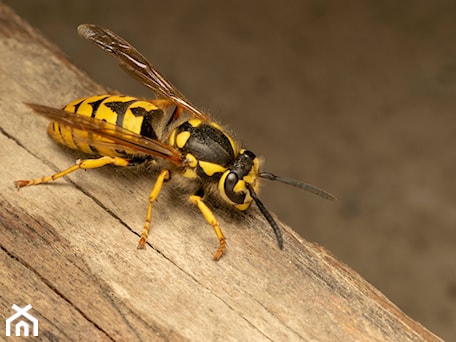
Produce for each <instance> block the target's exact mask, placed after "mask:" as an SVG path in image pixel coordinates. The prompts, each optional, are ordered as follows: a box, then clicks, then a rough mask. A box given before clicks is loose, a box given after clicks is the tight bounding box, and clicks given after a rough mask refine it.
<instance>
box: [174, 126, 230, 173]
mask: <svg viewBox="0 0 456 342" xmlns="http://www.w3.org/2000/svg"><path fill="white" fill-rule="evenodd" d="M183 131H188V132H190V138H189V139H188V140H187V142H186V144H185V146H184V147H183V150H184V152H189V153H191V154H193V155H194V156H195V158H196V159H198V160H203V161H208V162H212V163H216V164H218V165H223V166H229V165H230V164H232V163H233V161H234V150H233V146H232V145H231V142H230V140H229V139H228V137H227V136H226V134H225V133H224V132H222V131H221V130H220V129H217V128H216V127H213V126H211V125H209V124H207V123H201V124H200V125H198V126H197V127H193V126H192V125H191V124H190V123H188V122H184V123H183V124H182V125H180V126H179V128H178V132H177V133H179V132H183Z"/></svg>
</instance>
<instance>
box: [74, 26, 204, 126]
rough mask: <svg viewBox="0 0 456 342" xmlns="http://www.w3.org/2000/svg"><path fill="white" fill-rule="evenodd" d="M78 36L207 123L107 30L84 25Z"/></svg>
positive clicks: (201, 113) (129, 46) (160, 76)
mask: <svg viewBox="0 0 456 342" xmlns="http://www.w3.org/2000/svg"><path fill="white" fill-rule="evenodd" d="M78 33H79V35H80V36H81V37H82V38H84V39H87V40H89V41H91V42H92V43H94V44H95V45H97V46H98V47H100V48H101V49H102V50H104V51H105V52H107V53H109V54H110V55H112V56H114V57H115V58H116V59H117V61H118V62H119V65H120V66H121V67H122V68H123V69H124V70H125V71H126V72H127V73H128V74H130V75H131V76H133V77H134V78H136V79H137V80H139V81H140V82H141V83H142V84H144V85H145V86H146V87H148V88H150V89H152V90H153V91H154V92H156V93H157V94H159V95H161V96H163V97H165V98H168V99H170V100H171V101H172V102H174V103H175V104H176V105H177V106H179V107H182V108H184V109H186V110H188V111H190V112H191V113H192V114H193V115H194V116H195V117H197V118H199V119H202V120H207V119H208V117H207V116H206V115H205V114H204V113H203V112H201V111H200V110H199V109H197V108H196V107H195V106H193V105H192V104H191V103H190V102H189V101H188V100H187V99H186V98H185V97H184V95H182V93H181V92H180V91H179V90H178V89H177V88H176V87H175V86H173V85H172V84H171V83H170V82H169V81H167V80H166V79H165V78H164V77H163V76H162V75H160V73H159V72H158V71H157V70H155V68H154V67H153V66H152V65H151V64H150V63H149V61H148V60H147V59H146V58H145V57H144V56H143V55H142V54H141V53H140V52H139V51H138V50H136V49H135V48H134V47H133V46H132V45H131V44H130V43H128V42H127V41H126V40H124V39H123V38H121V37H119V36H118V35H117V34H115V33H114V32H112V31H111V30H108V29H107V28H103V27H99V26H96V25H90V24H83V25H79V26H78Z"/></svg>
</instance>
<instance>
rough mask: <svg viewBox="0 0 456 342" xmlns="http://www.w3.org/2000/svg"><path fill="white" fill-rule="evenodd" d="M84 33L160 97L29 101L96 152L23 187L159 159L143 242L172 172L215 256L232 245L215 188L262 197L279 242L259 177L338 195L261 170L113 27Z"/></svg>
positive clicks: (65, 134)
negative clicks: (51, 103)
mask: <svg viewBox="0 0 456 342" xmlns="http://www.w3.org/2000/svg"><path fill="white" fill-rule="evenodd" d="M78 33H79V35H80V36H81V37H82V38H84V39H86V40H88V41H90V42H92V43H93V44H95V45H96V46H98V47H99V48H101V49H102V50H103V51H105V52H107V53H108V54H109V55H111V56H113V57H114V58H115V59H117V62H118V63H119V65H120V66H121V67H122V68H123V69H124V70H125V71H126V72H127V73H128V74H129V75H131V76H132V77H133V78H135V79H137V80H138V81H139V82H141V83H142V84H143V85H145V86H146V87H148V88H150V89H151V90H153V91H154V92H155V94H156V97H157V98H156V99H151V100H143V99H139V98H135V97H131V96H123V95H112V94H106V95H99V96H91V97H87V98H83V99H78V100H75V101H73V102H71V103H69V104H68V105H66V106H65V107H63V108H62V109H57V108H52V107H48V106H44V105H39V104H32V103H26V105H28V106H29V107H30V108H31V109H32V110H33V111H35V112H36V113H38V114H40V115H43V116H44V117H46V118H48V119H50V120H51V122H50V124H49V127H48V134H49V135H50V137H51V138H52V139H53V140H54V141H56V142H57V143H60V144H62V145H65V146H67V147H70V148H72V149H75V150H78V151H81V152H84V153H86V154H90V155H94V156H97V158H92V159H84V160H79V161H78V162H77V163H76V165H74V166H71V167H69V168H67V169H66V170H63V171H61V172H58V173H56V174H54V175H51V176H46V177H42V178H37V179H31V180H18V181H16V182H15V185H16V187H17V188H18V189H19V188H22V187H25V186H31V185H37V184H44V183H48V182H51V181H55V180H57V179H58V178H61V177H63V176H66V175H68V174H69V173H71V172H74V171H76V170H79V169H84V170H85V169H94V168H99V167H102V166H105V165H115V166H122V167H127V166H132V165H138V164H141V163H146V162H150V163H154V164H156V165H158V172H157V173H158V176H157V179H156V182H155V184H154V186H153V188H152V191H151V192H150V195H149V202H148V208H147V213H146V219H145V222H144V227H143V230H142V233H141V236H140V239H139V243H138V248H139V249H143V248H145V246H146V241H147V237H148V235H149V229H150V224H151V217H152V206H153V204H154V202H155V201H156V200H157V197H158V196H159V194H160V191H161V189H162V187H163V184H164V183H165V182H166V181H168V180H170V178H171V176H173V177H181V178H182V179H185V182H186V183H187V184H188V195H189V200H190V202H191V203H193V204H194V205H195V206H197V207H198V209H199V210H200V212H201V214H202V215H203V216H204V218H205V219H206V221H207V222H208V223H209V224H210V225H211V226H212V228H213V229H214V231H215V234H216V235H217V238H218V241H219V245H218V248H217V250H216V251H215V253H214V254H213V258H214V259H215V260H218V259H220V258H221V256H222V255H223V253H224V252H225V248H226V241H225V236H224V235H223V233H222V230H221V229H220V227H219V224H218V222H217V219H216V218H215V216H214V215H213V213H212V211H211V209H210V208H209V206H208V205H207V204H206V202H207V201H208V200H207V199H208V197H209V196H208V195H209V194H214V195H213V197H214V196H215V198H217V199H220V200H221V201H222V202H225V203H227V204H228V205H229V206H232V207H234V208H236V209H238V210H241V211H244V210H247V209H248V208H249V207H250V205H251V204H252V202H255V203H256V205H257V206H258V208H259V210H260V212H261V213H262V214H263V215H264V217H265V218H266V220H267V221H268V223H269V225H270V226H271V227H272V229H273V231H274V233H275V236H276V239H277V243H278V246H279V248H280V249H282V248H283V238H282V233H281V231H280V229H279V226H278V224H277V223H276V221H275V220H274V218H273V217H272V215H271V214H270V212H269V211H268V210H267V209H266V207H265V206H264V204H263V202H262V201H260V199H259V198H258V195H257V193H258V186H259V178H266V179H269V180H273V181H278V182H281V183H285V184H288V185H291V186H294V187H297V188H301V189H303V190H306V191H310V192H312V193H314V194H316V195H319V196H321V197H323V198H326V199H334V196H333V195H331V194H330V193H328V192H326V191H324V190H322V189H320V188H318V187H316V186H313V185H310V184H306V183H302V182H299V181H297V180H294V179H289V178H284V177H279V176H277V175H274V174H272V173H270V172H264V171H261V165H260V160H259V158H258V157H257V156H256V155H255V154H254V153H253V152H251V151H249V150H247V149H244V148H242V147H241V146H240V144H239V143H237V142H236V141H235V140H234V139H233V138H232V136H231V135H230V134H229V133H227V131H226V130H225V129H224V128H222V127H221V126H220V125H219V124H217V123H216V122H215V121H213V120H212V119H211V118H210V117H209V116H208V115H206V114H205V113H203V112H202V111H200V110H199V109H197V108H196V107H195V106H193V105H192V104H191V103H190V102H189V101H188V100H187V99H186V98H185V97H184V95H182V93H181V92H180V91H179V90H177V88H176V87H175V86H173V85H172V84H171V83H170V82H169V81H167V80H166V79H165V78H164V77H163V76H162V75H161V74H160V73H159V72H158V71H157V70H156V69H155V68H154V67H153V66H152V65H151V63H149V61H148V60H147V59H146V58H145V57H144V56H143V55H142V54H141V53H140V52H139V51H138V50H137V49H135V48H134V47H133V46H132V45H131V44H130V43H128V42H127V41H126V40H124V39H123V38H121V37H119V36H118V35H117V34H115V33H114V32H112V31H110V30H109V29H106V28H103V27H99V26H96V25H89V24H84V25H80V26H79V27H78Z"/></svg>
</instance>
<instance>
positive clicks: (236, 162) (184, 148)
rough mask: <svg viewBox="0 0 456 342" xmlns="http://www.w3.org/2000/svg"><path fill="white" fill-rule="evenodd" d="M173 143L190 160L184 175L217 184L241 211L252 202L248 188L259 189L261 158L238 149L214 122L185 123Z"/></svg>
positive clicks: (222, 192) (172, 135) (221, 193)
mask: <svg viewBox="0 0 456 342" xmlns="http://www.w3.org/2000/svg"><path fill="white" fill-rule="evenodd" d="M170 144H171V145H172V146H174V147H176V148H178V149H179V150H180V151H181V152H182V154H183V157H184V158H185V159H186V160H187V167H186V168H185V171H184V176H185V177H187V178H200V179H205V180H208V181H212V182H218V189H219V193H220V195H221V197H222V198H223V199H224V200H225V201H226V202H228V203H229V204H230V205H232V206H234V207H236V208H237V209H239V210H246V209H247V208H248V207H249V206H250V204H251V203H252V201H253V198H252V197H251V195H250V191H249V188H248V187H250V188H252V189H254V190H256V188H257V181H256V180H257V177H258V172H259V161H258V158H257V157H256V156H255V154H253V153H252V152H250V151H247V150H242V149H241V150H239V149H238V148H237V146H236V144H235V143H234V141H233V139H232V138H231V137H230V136H229V135H228V134H227V133H225V132H224V130H223V129H222V128H221V127H220V126H219V125H218V124H216V123H214V122H204V121H201V120H198V119H193V120H189V121H185V122H184V123H182V124H181V125H179V126H178V127H177V128H176V129H175V130H174V131H173V132H172V133H171V136H170Z"/></svg>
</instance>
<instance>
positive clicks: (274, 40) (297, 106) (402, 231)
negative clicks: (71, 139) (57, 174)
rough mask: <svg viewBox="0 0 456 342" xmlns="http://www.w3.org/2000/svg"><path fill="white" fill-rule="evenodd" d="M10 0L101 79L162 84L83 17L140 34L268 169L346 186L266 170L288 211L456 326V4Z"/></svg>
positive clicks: (140, 90) (425, 314)
mask: <svg viewBox="0 0 456 342" xmlns="http://www.w3.org/2000/svg"><path fill="white" fill-rule="evenodd" d="M4 3H6V4H8V5H9V6H11V7H12V8H14V9H15V10H16V12H17V13H18V14H19V15H20V16H22V17H23V18H25V19H26V20H27V21H29V22H30V23H31V24H32V25H33V26H34V27H35V28H37V29H38V30H39V31H41V33H43V35H45V36H46V37H47V38H49V40H51V41H52V42H54V43H55V44H57V45H58V46H59V47H60V48H61V49H62V50H63V51H64V52H65V53H66V54H67V55H68V56H69V58H70V59H71V60H72V61H73V62H74V63H75V64H76V65H78V66H79V67H80V68H81V69H83V70H86V71H87V72H88V73H89V74H90V75H91V76H92V77H93V79H95V80H96V81H98V82H100V83H101V84H103V85H105V86H107V87H109V88H111V89H116V90H119V91H121V92H123V93H126V94H131V95H137V96H142V97H150V96H151V93H150V92H149V91H148V90H147V89H145V88H144V87H142V86H141V85H139V84H137V83H136V82H135V81H134V80H132V79H130V78H129V77H128V76H126V75H125V74H124V73H123V72H122V71H121V70H120V69H119V68H118V67H117V66H116V63H115V62H114V61H113V60H111V59H110V58H109V57H108V56H107V55H105V54H103V53H102V52H100V51H98V50H97V49H96V48H95V47H93V46H92V45H90V44H88V43H87V42H85V41H83V40H81V39H80V38H79V37H78V36H77V33H76V26H77V25H78V24H80V23H96V24H98V25H103V26H107V27H109V28H111V29H112V30H113V31H115V32H117V33H119V34H120V35H122V36H124V37H125V38H127V40H128V41H130V42H131V43H133V45H135V46H136V47H137V48H138V49H139V50H140V51H141V52H143V54H144V55H145V56H147V57H148V58H149V59H150V60H151V61H152V63H153V64H154V65H155V66H156V67H157V68H158V69H159V70H160V72H161V73H162V74H164V75H165V76H166V77H167V78H168V79H170V80H171V82H173V83H174V84H175V85H176V86H177V87H178V88H179V89H180V90H181V91H182V92H183V93H184V94H186V96H187V97H188V98H189V99H190V100H191V101H192V102H193V103H194V104H195V105H197V106H198V107H200V108H202V109H204V110H206V111H207V112H209V113H211V114H212V116H213V117H215V118H216V119H217V120H218V121H219V122H221V123H222V124H225V125H226V126H228V127H229V128H231V129H232V131H234V132H236V135H237V136H238V137H239V138H240V140H241V141H243V142H244V143H245V145H246V146H248V148H249V149H251V150H252V151H254V152H255V153H256V154H257V155H261V156H264V158H265V166H264V169H265V170H268V171H271V172H274V173H277V174H280V175H283V176H288V177H293V178H296V179H300V180H303V181H306V182H309V183H312V184H315V185H318V186H321V187H323V188H325V189H327V190H328V191H330V192H332V193H333V194H335V195H336V196H337V197H338V200H337V201H336V202H330V201H325V200H323V199H320V198H318V197H316V196H313V195H311V194H308V193H303V192H302V191H299V190H297V189H293V188H290V187H287V186H285V185H281V184H275V183H269V182H267V181H265V182H264V183H263V184H264V186H263V188H262V198H263V201H264V202H265V203H266V204H267V206H268V207H269V208H270V210H272V211H274V212H275V213H276V214H277V216H278V217H279V218H280V219H281V220H283V221H284V222H286V223H287V224H288V225H290V226H291V227H293V228H294V229H295V230H296V231H298V232H299V233H300V234H301V235H302V236H303V237H304V238H305V239H307V240H309V241H313V242H316V243H318V244H320V245H322V246H324V247H325V248H327V249H328V250H330V251H331V252H332V253H333V254H334V255H335V256H336V257H337V258H338V259H340V260H342V261H344V262H345V263H347V264H348V265H349V266H350V267H352V268H353V269H355V270H356V271H357V272H359V273H360V274H361V275H362V276H363V277H364V278H366V279H367V280H368V281H369V282H371V283H372V284H374V285H375V286H376V287H377V288H378V289H380V290H381V291H382V292H383V293H384V294H385V295H386V296H388V297H389V298H390V299H391V300H392V301H393V302H394V303H396V304H397V305H398V306H399V307H400V308H401V309H402V310H404V311H405V312H406V313H407V314H408V315H410V316H411V317H412V318H414V319H416V320H418V321H419V322H421V323H422V324H424V325H425V326H426V327H428V328H429V329H431V330H432V331H433V332H435V333H436V334H438V335H440V336H441V337H443V338H446V339H448V340H450V339H451V337H453V339H454V338H455V337H456V181H455V179H454V178H455V175H456V40H455V36H456V20H455V13H456V2H452V1H433V2H425V1H421V2H419V1H377V2H376V1H348V2H345V1H344V2H341V1H336V0H334V1H325V2H322V1H319V0H291V1H287V2H278V1H272V0H265V1H261V2H260V1H257V2H253V1H240V0H233V1H229V2H214V1H203V0H196V1H185V0H179V1H177V0H175V1H174V0H166V1H150V0H148V1H139V0H130V1H128V2H127V1H118V0H116V1H102V0H99V1H92V0H78V1H59V0H47V1H39V0H36V1H33V2H31V1H27V0H7V1H4ZM55 105H56V106H59V105H63V103H59V99H56V103H55ZM226 234H235V232H226ZM285 248H286V246H285Z"/></svg>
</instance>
